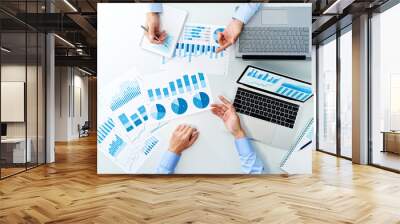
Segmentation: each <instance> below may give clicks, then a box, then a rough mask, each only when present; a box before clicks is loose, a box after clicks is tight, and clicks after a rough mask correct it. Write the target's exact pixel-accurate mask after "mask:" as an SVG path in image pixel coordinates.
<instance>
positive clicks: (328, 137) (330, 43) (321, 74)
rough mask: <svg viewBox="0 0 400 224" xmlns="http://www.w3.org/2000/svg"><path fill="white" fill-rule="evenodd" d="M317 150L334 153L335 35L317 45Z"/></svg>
mask: <svg viewBox="0 0 400 224" xmlns="http://www.w3.org/2000/svg"><path fill="white" fill-rule="evenodd" d="M317 63H318V83H317V85H318V102H317V103H318V104H317V107H318V119H319V120H318V150H321V151H325V152H329V153H333V154H336V36H333V37H331V38H329V39H328V40H327V41H326V42H325V43H322V44H321V45H319V47H318V62H317Z"/></svg>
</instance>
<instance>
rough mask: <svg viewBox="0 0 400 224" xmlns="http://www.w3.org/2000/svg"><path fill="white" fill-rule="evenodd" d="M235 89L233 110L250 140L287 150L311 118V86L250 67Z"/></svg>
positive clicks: (312, 114)
mask: <svg viewBox="0 0 400 224" xmlns="http://www.w3.org/2000/svg"><path fill="white" fill-rule="evenodd" d="M237 85H238V89H237V91H236V96H235V100H234V106H235V108H236V111H237V112H238V113H239V116H240V118H241V121H242V125H243V127H244V129H245V130H246V133H247V135H248V136H249V137H250V138H253V139H255V140H258V141H260V142H263V143H265V144H268V145H272V146H275V147H279V148H282V149H289V148H290V147H291V145H292V144H293V143H294V140H295V137H296V136H297V135H298V132H300V131H301V129H302V128H303V127H304V126H305V125H306V123H307V121H308V120H310V118H312V117H313V116H314V113H313V104H312V100H309V99H310V98H311V97H312V96H313V92H312V86H311V84H310V83H307V82H305V81H302V80H297V79H294V78H291V77H289V76H287V75H284V74H279V73H277V72H273V71H269V70H266V69H263V68H257V67H254V66H250V65H249V66H247V68H246V69H245V70H244V71H243V73H242V75H241V76H240V77H239V79H238V80H237Z"/></svg>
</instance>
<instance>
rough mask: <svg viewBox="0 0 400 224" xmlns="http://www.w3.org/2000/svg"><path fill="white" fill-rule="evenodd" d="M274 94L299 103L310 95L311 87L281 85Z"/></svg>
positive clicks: (289, 84)
mask: <svg viewBox="0 0 400 224" xmlns="http://www.w3.org/2000/svg"><path fill="white" fill-rule="evenodd" d="M276 92H277V93H279V94H281V95H283V96H286V97H289V98H292V99H295V100H300V101H305V100H306V99H308V98H309V97H310V96H311V95H312V89H311V87H307V86H299V85H294V84H291V83H282V85H281V86H280V87H279V88H278V90H277V91H276Z"/></svg>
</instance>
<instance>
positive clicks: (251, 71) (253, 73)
mask: <svg viewBox="0 0 400 224" xmlns="http://www.w3.org/2000/svg"><path fill="white" fill-rule="evenodd" d="M239 81H240V83H242V84H245V85H250V86H254V87H257V88H259V89H263V90H266V91H269V92H272V93H275V94H278V95H281V96H283V97H286V98H289V99H293V100H297V101H300V102H305V101H306V100H308V99H309V98H310V97H311V96H312V95H313V91H312V86H311V84H309V83H305V82H302V81H298V80H295V79H292V78H288V77H285V76H282V75H278V74H275V73H272V72H267V71H264V70H261V69H257V68H254V67H249V68H248V69H246V71H245V74H243V76H242V77H241V78H240V80H239Z"/></svg>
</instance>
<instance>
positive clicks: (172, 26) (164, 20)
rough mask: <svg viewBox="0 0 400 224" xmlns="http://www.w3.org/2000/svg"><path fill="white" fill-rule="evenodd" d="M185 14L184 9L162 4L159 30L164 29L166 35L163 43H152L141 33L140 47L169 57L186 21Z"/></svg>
mask: <svg viewBox="0 0 400 224" xmlns="http://www.w3.org/2000/svg"><path fill="white" fill-rule="evenodd" d="M186 16H187V12H186V11H184V10H181V9H177V8H173V7H170V6H167V5H166V4H164V5H163V12H162V13H160V21H161V26H160V28H161V30H165V31H166V32H167V35H168V36H167V38H166V40H165V41H164V43H163V44H152V43H150V41H149V40H148V39H147V38H146V37H145V36H144V35H143V38H142V41H141V43H140V45H141V46H142V48H143V49H146V50H149V51H151V52H154V53H157V54H159V55H161V56H164V57H167V58H171V57H172V55H173V53H174V50H175V46H176V43H177V41H178V39H179V35H180V34H181V31H182V28H183V24H184V23H185V21H186Z"/></svg>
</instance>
